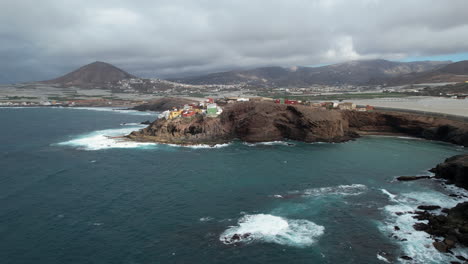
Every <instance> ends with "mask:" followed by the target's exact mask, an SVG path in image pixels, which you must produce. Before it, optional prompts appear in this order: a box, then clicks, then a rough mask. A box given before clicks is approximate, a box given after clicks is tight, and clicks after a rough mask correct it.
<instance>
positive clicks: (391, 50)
mask: <svg viewBox="0 0 468 264" xmlns="http://www.w3.org/2000/svg"><path fill="white" fill-rule="evenodd" d="M467 7H468V3H467V1H466V0H451V1H443V0H434V1H432V0H411V1H408V0H393V1H387V0H353V1H350V0H236V1H228V0H186V1H183V0H180V1H178V0H168V1H165V0H139V1H124V0H100V1H95V0H93V1H88V0H76V1H75V0H41V1H37V0H29V1H28V0H0V43H1V44H0V82H3V83H6V82H21V81H31V80H43V79H50V78H53V77H56V76H57V75H62V74H64V73H66V72H68V71H71V70H73V69H75V68H77V67H79V66H82V65H84V64H87V63H90V62H93V61H96V60H99V61H105V62H109V63H112V64H114V65H116V66H118V67H120V68H122V69H124V70H126V71H128V72H130V73H133V74H135V75H138V76H143V77H175V76H183V75H193V74H201V73H208V72H216V71H224V70H229V69H239V68H252V67H257V66H269V65H280V66H293V65H309V66H311V65H323V64H330V63H336V62H343V61H347V60H355V59H372V58H384V59H390V60H401V61H408V60H420V59H437V60H445V59H451V60H463V59H468V15H467V12H466V11H467Z"/></svg>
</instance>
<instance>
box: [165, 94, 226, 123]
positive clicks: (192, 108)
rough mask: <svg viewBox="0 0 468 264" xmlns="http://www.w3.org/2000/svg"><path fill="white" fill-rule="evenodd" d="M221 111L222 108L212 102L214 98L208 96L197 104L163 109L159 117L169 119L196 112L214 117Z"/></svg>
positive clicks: (193, 114)
mask: <svg viewBox="0 0 468 264" xmlns="http://www.w3.org/2000/svg"><path fill="white" fill-rule="evenodd" d="M222 112H223V109H222V108H221V107H220V106H218V105H217V104H216V103H215V102H214V99H213V98H208V99H206V100H205V101H204V102H200V103H198V104H186V105H184V107H183V108H181V109H178V108H173V109H172V110H167V111H164V112H162V113H161V114H160V115H159V118H165V119H168V120H171V119H175V118H179V117H192V116H195V115H197V114H201V115H206V116H209V117H216V116H218V115H220V114H221V113H222Z"/></svg>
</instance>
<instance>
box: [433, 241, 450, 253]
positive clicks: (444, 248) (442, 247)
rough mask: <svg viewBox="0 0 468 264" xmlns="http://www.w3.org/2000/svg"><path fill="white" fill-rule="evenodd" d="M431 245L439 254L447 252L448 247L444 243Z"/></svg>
mask: <svg viewBox="0 0 468 264" xmlns="http://www.w3.org/2000/svg"><path fill="white" fill-rule="evenodd" d="M432 245H433V246H434V247H435V248H436V249H437V250H438V251H439V252H442V253H446V252H447V251H448V247H447V245H446V244H445V243H443V242H438V241H436V242H434V243H432Z"/></svg>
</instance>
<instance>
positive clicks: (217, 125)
mask: <svg viewBox="0 0 468 264" xmlns="http://www.w3.org/2000/svg"><path fill="white" fill-rule="evenodd" d="M223 110H224V111H223V113H222V114H221V115H220V116H218V117H207V116H203V115H197V116H194V117H190V118H178V119H173V120H166V119H158V120H156V121H154V122H153V123H151V124H150V125H149V126H148V127H147V128H145V129H143V130H140V131H135V132H133V133H131V134H130V135H128V136H127V137H128V138H129V139H131V140H135V141H145V142H148V141H150V142H158V143H170V144H183V145H194V144H208V145H213V144H219V143H226V142H229V141H232V140H234V139H239V140H241V141H245V142H252V143H255V142H265V141H279V140H285V139H286V140H297V141H303V142H344V141H348V140H353V139H355V138H358V137H360V136H361V135H368V134H371V135H372V134H377V135H379V134H390V135H408V136H412V137H419V138H424V139H428V140H438V141H444V142H449V143H453V144H457V145H462V146H468V124H467V123H464V122H461V121H453V120H448V119H444V118H440V117H431V116H423V115H417V114H409V113H399V112H384V111H375V112H358V111H339V110H324V109H319V108H312V107H308V106H302V105H282V104H274V103H270V102H241V103H235V104H228V105H226V106H225V107H224V109H223Z"/></svg>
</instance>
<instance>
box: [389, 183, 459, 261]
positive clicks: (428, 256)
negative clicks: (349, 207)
mask: <svg viewBox="0 0 468 264" xmlns="http://www.w3.org/2000/svg"><path fill="white" fill-rule="evenodd" d="M451 188H453V191H454V192H466V191H462V190H461V189H459V188H457V187H451ZM382 192H383V193H384V194H385V195H387V196H388V197H389V200H390V201H392V202H393V203H392V204H391V205H387V206H385V207H384V210H385V213H386V214H387V215H388V218H387V220H386V221H385V223H383V224H382V225H381V226H380V229H381V231H383V232H384V233H386V234H387V235H389V236H391V237H393V238H394V239H396V240H397V241H398V242H399V243H400V244H401V246H402V249H403V250H404V251H405V254H406V255H408V256H409V257H411V258H413V259H414V263H449V262H450V261H453V260H454V259H453V256H450V255H446V254H442V253H440V252H438V251H437V250H436V249H435V248H434V247H433V246H432V242H433V239H432V238H431V236H430V235H429V234H427V233H426V232H423V231H416V230H415V229H414V228H413V225H414V224H416V223H418V222H421V223H427V221H425V220H423V221H419V220H417V219H414V218H413V216H414V214H413V213H412V212H414V211H416V210H418V209H417V207H418V206H419V205H438V206H440V207H442V208H451V207H454V206H455V205H456V204H457V203H459V202H462V201H464V200H468V199H466V198H454V197H450V196H448V195H446V194H443V193H439V192H432V191H431V192H408V193H402V194H398V195H394V194H391V193H390V192H388V191H387V190H384V189H382ZM433 213H436V214H438V213H440V210H438V211H437V210H436V211H433ZM395 226H398V228H399V230H395V228H394V227H395ZM411 263H412V262H411Z"/></svg>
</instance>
